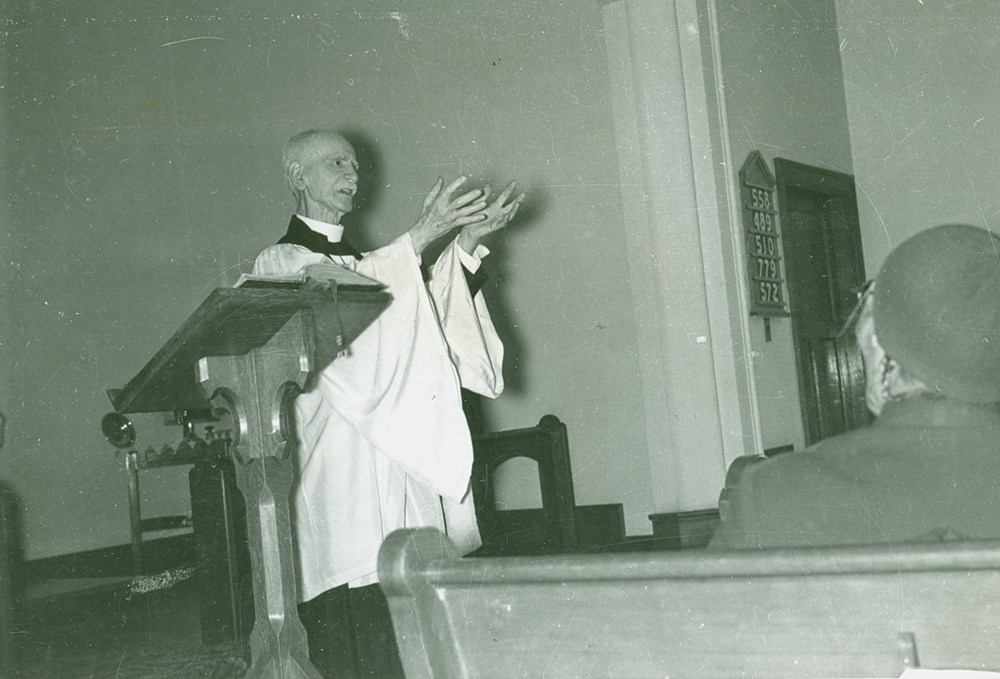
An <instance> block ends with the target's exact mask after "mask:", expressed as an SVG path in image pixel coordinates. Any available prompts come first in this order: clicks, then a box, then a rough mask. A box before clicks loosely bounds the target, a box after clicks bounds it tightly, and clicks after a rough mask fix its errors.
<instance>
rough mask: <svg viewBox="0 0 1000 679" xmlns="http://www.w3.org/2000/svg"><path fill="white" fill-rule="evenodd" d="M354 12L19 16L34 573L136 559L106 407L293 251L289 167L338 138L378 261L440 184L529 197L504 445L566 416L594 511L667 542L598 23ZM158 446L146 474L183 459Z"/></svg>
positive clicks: (478, 13) (504, 299)
mask: <svg viewBox="0 0 1000 679" xmlns="http://www.w3.org/2000/svg"><path fill="white" fill-rule="evenodd" d="M346 5H348V3H326V2H321V1H320V0H313V1H312V2H307V3H295V4H292V3H287V2H277V3H275V2H271V1H270V0H268V1H266V2H265V1H264V0H254V1H252V2H246V3H240V4H239V5H226V4H221V3H220V4H216V5H206V4H205V3H200V2H199V3H194V2H180V3H172V4H170V5H155V6H152V5H149V4H148V3H134V2H126V1H125V0H109V1H108V2H102V3H99V4H94V3H65V2H58V1H56V0H39V1H38V2H32V3H30V4H29V3H14V4H10V5H7V6H5V8H4V13H5V18H6V23H5V31H6V37H5V40H4V47H5V50H6V51H7V53H8V55H9V61H8V62H7V64H6V66H5V72H4V79H3V80H4V82H3V85H4V99H5V101H6V102H8V103H9V106H10V111H9V116H8V118H7V121H6V129H5V140H6V141H7V142H8V143H9V151H10V153H9V156H7V157H8V158H9V164H10V168H9V170H10V171H9V173H5V174H4V175H3V181H4V187H3V188H4V192H5V195H6V196H7V197H8V199H9V201H10V204H11V207H10V219H9V220H6V219H5V220H4V222H3V227H2V230H3V240H2V242H3V243H4V245H5V249H4V252H3V254H4V256H3V258H2V260H3V261H2V266H3V273H4V275H3V277H2V279H0V285H2V288H0V293H2V297H0V300H2V301H3V303H4V304H6V305H8V306H9V316H8V320H9V323H10V325H11V331H10V333H9V334H8V335H6V336H5V337H4V351H8V352H10V353H9V354H0V358H3V359H4V366H3V370H4V372H3V373H2V374H4V375H5V376H8V377H9V379H7V380H5V382H4V383H3V385H2V390H3V391H2V396H0V411H2V412H3V414H4V415H5V416H6V417H7V425H8V426H7V441H6V445H5V446H4V448H3V449H2V450H0V479H3V480H4V481H5V482H7V483H9V484H10V485H11V486H12V487H13V489H14V491H15V492H16V493H17V494H18V495H19V496H20V499H21V501H22V504H23V506H24V510H25V514H24V525H25V529H26V537H27V545H26V547H27V556H28V557H29V558H38V557H44V556H49V555H54V554H61V553H67V552H74V551H79V550H83V549H89V548H96V547H101V546H107V545H113V544H123V543H126V542H127V541H128V519H127V511H126V505H125V498H126V479H125V474H124V471H123V464H122V460H121V459H120V458H119V459H116V458H115V456H114V454H113V452H112V451H111V449H110V446H109V445H108V444H107V443H106V442H104V441H103V439H102V437H101V435H100V432H99V421H100V417H101V416H102V415H103V414H104V413H106V412H108V411H109V410H110V403H109V401H108V399H107V398H106V396H105V394H104V389H106V388H108V387H117V386H121V385H122V384H123V383H124V382H125V381H126V380H127V379H128V378H129V377H131V376H132V375H133V374H134V373H135V372H136V371H137V370H138V369H139V368H140V367H141V366H142V365H143V364H144V363H145V361H146V360H148V359H149V358H150V357H151V356H152V354H153V353H154V352H155V351H156V350H157V349H158V348H159V347H160V346H161V344H162V343H163V342H164V341H165V340H166V338H167V337H169V335H170V334H171V333H172V332H173V330H174V329H175V328H176V327H177V326H178V325H179V324H180V323H181V322H182V321H183V320H184V319H185V318H186V317H187V316H188V315H189V314H190V313H191V312H192V311H193V310H194V309H195V308H196V306H197V305H198V303H199V302H200V301H201V300H202V299H203V298H204V297H205V296H206V295H207V294H208V292H209V291H210V290H211V289H212V288H213V287H216V286H220V285H228V284H231V283H232V282H234V281H235V279H236V277H237V276H238V274H239V273H240V271H242V270H246V269H247V268H248V266H249V262H250V261H251V259H252V257H253V256H254V255H255V253H256V252H258V251H259V250H260V249H261V248H262V247H264V246H265V245H268V244H270V243H272V242H274V240H275V239H276V238H277V237H278V236H279V235H280V234H281V232H282V231H283V229H284V226H285V224H286V223H287V218H288V214H289V211H290V207H291V206H290V205H289V200H288V196H287V194H286V188H285V186H284V182H283V180H282V178H281V173H280V168H279V162H278V157H279V153H280V147H281V144H282V142H283V141H284V139H285V138H286V137H287V136H288V135H290V134H292V133H294V132H296V131H299V130H301V129H304V128H306V127H310V126H317V125H338V126H342V127H345V128H349V129H350V130H353V131H354V133H355V134H354V136H355V138H356V139H357V142H358V143H357V146H358V151H359V156H360V160H361V163H362V164H363V165H364V166H365V169H364V170H363V172H362V174H363V177H362V191H363V192H364V196H363V199H362V200H361V201H359V202H360V203H361V204H360V205H359V209H358V210H357V211H356V213H355V214H353V215H351V217H350V218H348V219H346V220H345V222H347V223H348V225H349V227H350V228H352V229H354V230H358V231H363V232H365V235H366V238H362V239H361V240H363V241H365V242H366V244H369V245H370V244H377V243H382V242H385V241H386V240H388V239H390V238H392V237H394V236H395V235H397V234H398V233H400V232H401V231H402V230H403V229H404V228H406V227H407V226H408V225H409V224H411V223H412V222H413V221H414V219H415V218H416V216H417V214H418V212H419V206H420V201H421V199H422V197H423V195H424V194H425V193H426V191H427V190H428V189H429V187H430V185H431V184H432V183H433V182H434V180H435V178H436V177H437V176H438V175H444V176H449V177H450V176H454V175H457V174H459V173H469V174H470V175H471V176H472V177H474V178H475V180H476V181H478V182H482V181H486V180H492V181H494V182H502V181H505V180H507V179H508V178H515V179H517V180H519V181H520V183H521V185H522V186H523V188H524V189H525V190H526V191H527V192H528V194H529V198H528V201H527V203H526V204H525V206H524V207H523V209H522V210H521V213H520V214H519V217H518V220H517V222H518V223H517V224H515V225H513V226H512V227H511V228H510V229H509V231H508V232H507V233H506V234H505V235H503V236H502V237H500V238H498V239H497V240H496V241H495V242H494V245H495V254H494V256H492V257H491V258H490V260H489V261H488V264H487V266H488V268H489V269H490V275H491V283H490V284H489V286H488V288H487V290H486V294H487V295H488V297H489V298H490V299H489V301H490V304H491V306H492V307H493V309H494V311H495V315H496V320H497V323H498V326H499V327H500V330H501V333H502V334H503V335H504V339H505V341H506V343H507V345H508V364H507V370H506V373H507V378H508V383H509V388H508V392H507V393H506V394H505V395H504V396H502V397H501V399H500V400H499V401H497V402H496V403H492V404H489V405H490V407H489V409H488V413H487V415H488V418H489V420H490V423H491V425H492V426H493V427H494V428H496V429H503V428H511V427H521V426H527V425H531V424H534V423H535V422H536V421H537V420H538V418H539V417H540V416H541V415H543V414H545V413H555V414H557V415H559V416H560V417H561V418H563V419H564V420H565V422H566V423H567V425H568V427H569V432H570V445H571V450H572V462H573V466H574V472H575V478H574V482H575V487H576V492H577V498H578V501H579V502H580V503H600V502H622V503H624V505H625V510H626V515H627V517H628V518H627V525H628V530H629V532H631V533H648V532H650V530H651V528H650V525H649V522H648V520H647V518H646V515H647V514H648V513H650V512H651V511H653V507H652V501H651V487H650V480H649V475H648V458H647V454H646V450H645V441H644V438H643V436H642V434H641V429H642V424H641V422H637V418H636V413H639V412H640V410H641V409H640V398H641V396H640V389H639V388H638V375H639V372H640V366H639V364H638V361H637V359H636V348H635V326H634V323H635V319H636V313H635V309H634V308H633V307H634V305H633V304H632V301H631V296H630V290H629V287H628V285H627V283H626V280H625V276H624V275H622V273H621V272H622V271H623V270H624V268H625V259H624V249H623V245H622V242H623V238H622V231H621V229H622V216H621V205H620V201H619V191H618V187H617V164H616V163H617V161H616V157H615V153H614V148H613V143H612V133H611V119H610V103H609V100H608V97H609V95H608V75H607V62H606V59H605V55H604V46H603V35H602V34H601V19H600V8H599V7H598V6H597V5H596V4H592V3H571V2H560V1H558V0H546V1H545V2H537V1H529V0H520V1H518V2H513V3H494V2H488V1H487V0H475V1H472V2H466V3H450V2H441V1H437V2H426V3H408V4H407V6H406V8H405V9H400V10H398V11H396V9H395V8H391V9H385V8H383V7H381V6H377V5H372V6H368V5H364V6H362V5H360V4H357V3H350V7H347V6H346ZM5 202H6V201H5ZM8 356H9V360H8ZM152 419H153V421H152V422H149V421H143V422H141V423H140V446H142V447H145V446H148V445H151V444H153V445H159V444H162V443H168V442H176V439H177V437H178V432H177V430H176V428H174V429H168V428H165V427H163V426H162V425H160V423H159V421H158V420H157V419H156V418H152ZM168 476H169V475H168ZM145 478H147V479H148V480H145V481H144V484H143V485H144V489H143V493H144V499H145V500H146V502H147V505H148V506H147V507H146V509H147V512H148V513H150V514H154V513H175V512H176V511H182V510H183V509H184V506H183V505H184V504H185V497H186V493H187V490H186V481H185V478H184V475H183V473H179V474H175V475H173V477H171V478H169V479H167V480H163V481H161V480H157V481H154V480H153V476H148V477H145Z"/></svg>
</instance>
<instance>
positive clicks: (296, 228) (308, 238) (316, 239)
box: [278, 215, 361, 259]
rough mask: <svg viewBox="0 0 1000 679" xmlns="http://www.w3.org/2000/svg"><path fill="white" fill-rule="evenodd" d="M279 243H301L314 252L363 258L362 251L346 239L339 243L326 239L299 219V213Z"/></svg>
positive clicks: (290, 222)
mask: <svg viewBox="0 0 1000 679" xmlns="http://www.w3.org/2000/svg"><path fill="white" fill-rule="evenodd" d="M278 243H291V244H293V245H301V246H302V247H305V248H309V249H310V250H312V251H313V252H319V253H322V254H324V255H337V256H339V257H354V259H361V253H360V252H358V251H357V250H355V249H354V247H352V246H351V244H350V243H348V242H347V241H346V240H345V239H343V238H342V239H341V241H340V242H339V243H331V242H330V241H328V240H327V239H326V236H324V235H323V234H321V233H317V232H315V231H313V230H312V229H310V228H309V227H308V226H306V223H305V222H303V221H302V220H301V219H299V217H298V215H292V219H291V221H289V222H288V231H287V232H286V233H285V235H284V236H282V237H281V239H280V240H278Z"/></svg>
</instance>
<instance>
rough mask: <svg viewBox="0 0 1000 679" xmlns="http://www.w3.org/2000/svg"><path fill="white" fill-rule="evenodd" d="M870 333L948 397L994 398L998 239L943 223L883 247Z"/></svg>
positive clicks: (999, 337)
mask: <svg viewBox="0 0 1000 679" xmlns="http://www.w3.org/2000/svg"><path fill="white" fill-rule="evenodd" d="M874 304H875V306H874V311H873V313H874V319H875V334H876V335H877V336H878V340H879V343H880V344H881V345H882V347H883V348H884V349H885V351H886V353H887V354H888V355H889V356H890V357H891V358H894V359H895V360H896V361H898V362H899V364H900V365H901V366H902V367H903V368H904V369H906V371H907V372H909V373H910V374H912V375H913V376H914V377H917V378H919V379H920V380H921V381H923V382H924V383H925V384H926V385H927V386H928V387H930V388H932V389H934V390H936V391H939V392H940V393H941V394H943V395H944V396H946V397H948V398H954V399H957V400H961V401H966V402H970V403H995V402H1000V237H997V236H996V235H995V234H993V233H991V232H989V231H987V230H985V229H981V228H979V227H975V226H969V225H966V224H948V225H944V226H936V227H933V228H931V229H928V230H927V231H923V232H921V233H918V234H917V235H915V236H913V237H911V238H909V239H908V240H906V241H904V242H903V243H902V244H901V245H899V246H898V247H897V248H896V249H894V250H893V251H892V252H890V253H889V256H888V257H887V258H886V260H885V263H884V264H883V265H882V268H881V270H879V273H878V276H877V277H876V279H875V301H874Z"/></svg>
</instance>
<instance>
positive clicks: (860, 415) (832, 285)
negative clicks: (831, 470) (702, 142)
mask: <svg viewBox="0 0 1000 679" xmlns="http://www.w3.org/2000/svg"><path fill="white" fill-rule="evenodd" d="M774 169H775V178H776V180H777V191H778V210H779V215H780V217H781V229H782V236H783V239H784V250H785V252H784V254H785V267H786V272H785V273H786V277H787V282H788V297H789V305H790V308H791V314H792V317H791V318H792V337H793V343H794V346H795V360H796V367H797V371H798V382H799V394H800V399H801V403H802V420H803V427H804V429H805V437H806V445H809V444H812V443H815V442H816V441H819V440H822V439H825V438H828V437H830V436H833V435H834V434H839V433H842V432H845V431H848V430H850V429H856V428H857V427H860V426H864V425H866V424H868V423H869V422H870V421H871V416H870V414H869V413H868V410H867V408H866V407H865V378H864V366H863V364H862V362H861V354H860V352H859V351H858V348H857V343H856V342H855V340H854V334H853V332H847V333H844V334H842V335H841V334H840V331H841V329H842V328H843V325H844V322H845V321H846V319H847V318H848V316H849V315H850V313H851V310H852V309H853V308H854V306H855V304H856V302H857V292H858V290H859V289H860V288H861V287H862V286H863V285H864V281H865V269H864V258H863V254H862V250H861V232H860V227H859V225H858V209H857V202H856V199H855V192H854V178H853V177H852V176H850V175H846V174H841V173H839V172H831V171H829V170H823V169H820V168H816V167H810V166H808V165H803V164H801V163H795V162H792V161H788V160H784V159H781V158H776V159H775V161H774Z"/></svg>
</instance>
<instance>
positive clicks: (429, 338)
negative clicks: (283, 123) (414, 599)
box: [254, 233, 503, 601]
mask: <svg viewBox="0 0 1000 679" xmlns="http://www.w3.org/2000/svg"><path fill="white" fill-rule="evenodd" d="M483 252H487V251H485V249H483V250H480V251H479V252H478V253H477V256H478V254H481V253H483ZM462 255H463V256H466V257H467V255H464V253H462ZM332 264H337V265H340V266H343V267H345V268H348V269H351V270H353V271H356V272H357V273H359V274H362V275H364V276H367V277H369V278H372V279H374V280H377V281H379V282H380V283H383V284H384V285H386V286H387V291H388V292H389V294H390V295H391V296H392V302H391V303H390V304H389V306H388V307H387V308H386V309H385V311H383V312H382V314H381V315H380V316H379V317H378V319H377V320H376V321H375V322H374V323H373V324H372V325H371V326H370V327H368V328H367V329H366V330H364V331H363V332H362V333H361V335H360V336H358V337H357V338H356V339H355V340H354V342H353V343H352V344H351V346H350V347H349V349H348V352H347V353H346V355H342V356H340V357H338V358H337V359H336V360H335V361H333V362H332V363H331V364H330V365H329V366H328V367H327V368H325V369H324V370H323V371H322V373H321V374H320V375H319V379H318V380H316V382H315V386H313V387H312V389H311V390H310V391H308V392H306V393H303V394H301V395H300V396H299V397H298V399H297V400H296V403H295V414H296V423H297V425H298V433H299V439H300V445H299V450H298V469H299V477H298V481H297V483H296V486H295V489H294V497H293V514H294V534H295V543H296V548H297V554H298V576H299V598H300V599H301V600H302V601H308V600H310V599H312V598H314V597H315V596H317V595H319V594H320V593H322V592H324V591H326V590H328V589H332V588H334V587H337V586H339V585H342V584H345V583H347V584H349V585H351V586H358V587H360V586H363V585H367V584H371V583H374V582H377V580H378V574H377V572H376V563H377V557H378V550H379V547H380V546H381V543H382V540H383V539H384V538H385V537H386V536H387V535H388V534H389V533H391V532H392V531H394V530H396V529H398V528H404V527H416V526H432V527H435V528H438V529H440V530H442V531H445V532H447V534H448V535H449V536H450V537H451V539H452V540H453V541H455V543H456V545H457V546H458V547H459V549H460V550H462V551H463V553H467V552H469V551H472V550H474V549H476V548H477V547H478V546H479V545H480V544H481V543H480V537H479V531H478V528H477V526H476V517H475V509H474V507H473V502H472V493H471V492H469V478H470V472H471V466H472V441H471V437H470V434H469V429H468V425H467V424H466V420H465V417H464V414H463V412H462V402H461V392H460V386H462V387H465V388H467V389H470V390H472V391H475V392H477V393H479V394H482V395H484V396H488V397H491V398H493V397H496V396H498V395H499V394H500V392H501V391H502V390H503V377H502V374H501V365H502V362H503V345H502V344H501V342H500V339H499V337H498V336H497V334H496V330H495V329H494V327H493V323H492V321H491V320H490V316H489V312H488V310H487V309H486V304H485V302H484V300H483V298H482V295H481V294H477V295H476V296H475V297H472V296H471V295H470V294H469V289H468V285H467V283H466V279H465V274H464V271H463V268H462V263H461V259H460V253H459V251H458V247H457V246H456V245H455V243H454V242H453V243H452V244H451V245H449V246H448V247H447V248H446V249H445V251H444V252H443V253H442V255H441V256H440V258H439V259H438V261H437V262H436V263H435V264H434V266H433V267H431V272H430V273H431V276H430V280H429V282H427V283H425V282H424V280H423V277H422V275H421V271H420V262H419V260H418V258H417V256H416V254H415V253H414V251H413V245H412V242H411V241H410V237H409V234H405V233H404V234H403V235H402V236H400V237H399V238H397V239H396V240H395V241H393V242H392V243H390V244H389V245H387V246H385V247H383V248H380V249H378V250H376V251H374V252H371V253H369V254H367V255H365V256H364V257H363V259H361V260H360V261H359V260H356V259H354V258H353V257H339V256H330V255H324V254H320V253H317V252H313V251H311V250H309V249H308V248H306V247H304V246H302V245H296V244H291V243H282V244H278V245H273V246H271V247H269V248H266V249H265V250H264V251H263V252H262V253H261V254H260V255H259V256H258V257H257V260H256V262H255V263H254V273H255V274H259V275H287V274H295V273H309V274H311V275H314V276H315V277H317V278H322V267H323V266H324V265H326V266H329V265H332Z"/></svg>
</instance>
